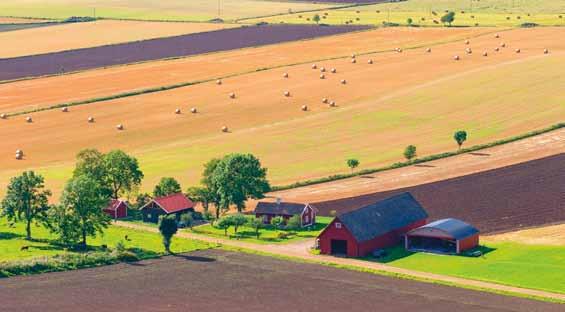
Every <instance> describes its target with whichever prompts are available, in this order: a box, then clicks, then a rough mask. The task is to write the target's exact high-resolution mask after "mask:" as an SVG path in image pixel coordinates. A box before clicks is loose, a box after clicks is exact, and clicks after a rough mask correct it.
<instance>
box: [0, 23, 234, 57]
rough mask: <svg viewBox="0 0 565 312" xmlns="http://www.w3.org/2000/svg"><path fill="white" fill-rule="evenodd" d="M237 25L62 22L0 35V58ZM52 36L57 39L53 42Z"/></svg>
mask: <svg viewBox="0 0 565 312" xmlns="http://www.w3.org/2000/svg"><path fill="white" fill-rule="evenodd" d="M24 25H25V24H24ZM238 26H239V25H234V24H212V23H166V22H139V21H111V20H100V21H94V22H83V23H63V24H59V25H56V26H52V27H41V28H32V29H26V30H22V31H18V32H5V33H0V42H2V50H1V51H0V59H1V58H13V57H19V56H28V55H36V54H44V53H52V52H59V51H66V50H75V49H83V48H91V47H96V46H103V45H110V44H117V43H124V42H131V41H140V40H147V39H154V38H159V37H172V36H178V35H186V34H190V33H199V32H208V31H213V30H220V29H227V28H232V27H238ZM54 37H56V38H57V40H55V41H54V40H53V38H54Z"/></svg>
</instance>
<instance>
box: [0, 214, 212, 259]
mask: <svg viewBox="0 0 565 312" xmlns="http://www.w3.org/2000/svg"><path fill="white" fill-rule="evenodd" d="M126 235H127V236H128V238H129V239H130V241H126V240H125V236H126ZM32 237H33V238H34V240H33V241H27V240H25V225H24V224H23V223H16V224H15V225H14V227H10V226H9V223H8V222H7V221H6V219H0V262H4V261H13V260H21V259H29V258H34V257H39V256H55V255H58V254H63V253H70V252H72V251H68V250H66V249H65V248H63V247H61V246H59V245H57V244H56V243H55V237H54V236H53V235H52V234H51V233H49V232H48V231H47V230H46V229H45V228H43V227H40V226H34V227H33V228H32ZM120 241H123V242H124V244H125V246H126V248H136V249H141V250H142V251H143V254H144V255H146V256H155V255H159V254H163V253H164V251H165V250H164V248H163V244H162V240H161V236H160V235H159V234H156V233H149V232H143V231H136V230H131V229H125V228H121V227H117V226H110V227H109V228H108V229H107V230H106V232H105V233H104V235H102V236H98V237H96V238H93V239H89V240H88V244H89V246H91V247H93V248H95V249H96V248H97V247H98V249H100V247H101V246H102V245H106V246H108V247H109V248H113V247H114V246H115V245H116V244H117V243H118V242H120ZM23 246H29V250H23V251H22V250H21V247H23ZM211 247H213V246H212V245H210V244H207V243H204V242H199V241H193V240H188V239H181V238H176V239H175V238H173V244H172V248H171V249H172V251H173V252H175V253H178V252H189V251H194V250H199V249H207V248H211Z"/></svg>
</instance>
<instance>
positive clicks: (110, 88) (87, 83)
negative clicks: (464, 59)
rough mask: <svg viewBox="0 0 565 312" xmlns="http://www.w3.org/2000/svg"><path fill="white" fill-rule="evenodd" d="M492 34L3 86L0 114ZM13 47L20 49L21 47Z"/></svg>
mask: <svg viewBox="0 0 565 312" xmlns="http://www.w3.org/2000/svg"><path fill="white" fill-rule="evenodd" d="M128 23H132V22H128ZM492 31H493V30H492V29H480V28H468V29H454V30H446V29H438V28H434V29H417V28H415V29H410V28H386V29H378V30H373V31H366V32H361V33H353V34H346V35H340V36H332V37H327V38H321V39H314V40H308V41H299V42H291V43H284V44H279V45H271V46H265V47H259V48H248V49H243V50H237V51H230V52H221V53H215V54H210V55H201V56H194V57H189V58H183V59H177V60H169V61H155V62H150V63H143V64H137V65H128V66H118V67H113V68H107V69H99V70H91V71H86V72H81V73H77V74H72V75H64V76H54V77H49V78H43V79H33V80H26V81H20V82H14V83H9V84H2V85H0V112H4V113H6V112H18V111H25V110H29V109H34V108H39V107H46V106H50V105H53V104H60V103H67V102H72V101H80V100H86V99H91V98H98V97H103V96H109V95H113V94H119V93H124V92H129V91H134V90H141V89H147V88H151V87H159V86H163V85H172V84H177V83H182V82H190V81H201V80H206V79H211V78H216V77H222V76H229V75H233V74H237V73H242V72H249V71H254V70H257V69H261V68H268V67H276V66H281V65H285V64H295V63H301V62H307V61H311V60H318V59H327V58H332V57H339V56H347V55H350V54H351V53H363V52H370V51H384V50H391V49H394V48H396V47H399V46H400V47H404V48H406V47H410V46H415V45H421V44H434V43H438V42H443V41H450V40H457V39H461V40H463V39H464V38H466V37H473V36H477V35H480V34H482V33H486V32H492ZM343 42H347V44H343ZM13 48H15V49H21V48H22V47H19V46H16V47H13ZM69 90H72V92H69Z"/></svg>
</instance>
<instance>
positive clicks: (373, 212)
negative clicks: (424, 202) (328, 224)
mask: <svg viewBox="0 0 565 312" xmlns="http://www.w3.org/2000/svg"><path fill="white" fill-rule="evenodd" d="M427 217H428V213H427V212H426V211H425V210H424V208H423V207H422V206H421V205H420V203H418V201H416V199H415V198H414V197H413V196H412V194H410V193H402V194H400V195H396V196H393V197H390V198H387V199H385V200H382V201H379V202H376V203H374V204H371V205H368V206H365V207H362V208H359V209H357V210H354V211H351V212H347V213H344V214H342V215H340V216H338V218H339V220H340V221H341V222H342V223H343V224H344V225H345V227H346V228H347V229H348V230H349V231H350V232H351V234H353V236H354V237H355V239H356V240H357V241H358V242H364V241H368V240H371V239H373V238H375V237H377V236H380V235H383V234H386V233H388V232H390V231H393V230H396V229H399V228H402V227H405V226H407V225H410V224H412V223H414V222H416V221H419V220H422V219H425V218H427Z"/></svg>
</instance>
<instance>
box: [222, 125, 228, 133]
mask: <svg viewBox="0 0 565 312" xmlns="http://www.w3.org/2000/svg"><path fill="white" fill-rule="evenodd" d="M229 131H230V129H229V128H228V127H227V126H223V127H222V132H229Z"/></svg>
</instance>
